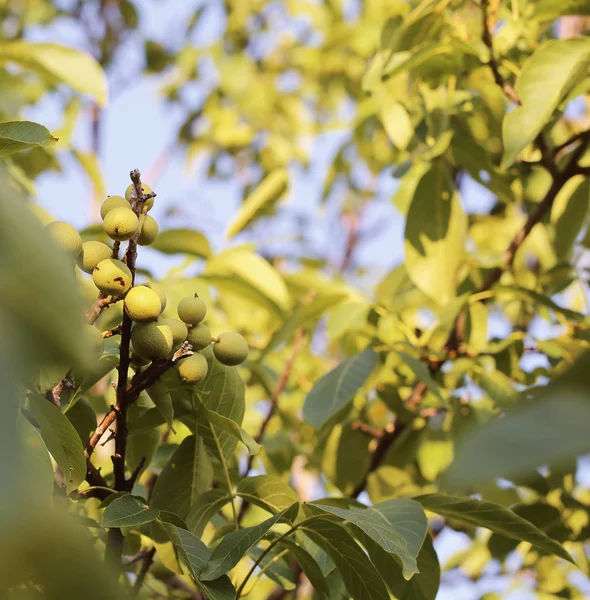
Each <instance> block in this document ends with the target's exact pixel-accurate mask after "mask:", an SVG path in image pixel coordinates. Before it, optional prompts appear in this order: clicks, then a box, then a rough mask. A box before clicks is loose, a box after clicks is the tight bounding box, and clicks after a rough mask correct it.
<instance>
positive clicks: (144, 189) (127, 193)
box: [125, 183, 154, 210]
mask: <svg viewBox="0 0 590 600" xmlns="http://www.w3.org/2000/svg"><path fill="white" fill-rule="evenodd" d="M133 187H134V186H133V184H132V183H131V184H130V185H129V186H127V189H126V190H125V198H126V200H127V201H128V202H131V190H133ZM141 191H142V192H143V194H144V196H147V194H151V193H152V188H151V187H150V186H149V185H146V184H145V183H142V184H141ZM153 205H154V198H148V199H147V200H146V201H145V202H144V203H143V207H144V208H145V209H146V210H150V209H151V208H152V206H153Z"/></svg>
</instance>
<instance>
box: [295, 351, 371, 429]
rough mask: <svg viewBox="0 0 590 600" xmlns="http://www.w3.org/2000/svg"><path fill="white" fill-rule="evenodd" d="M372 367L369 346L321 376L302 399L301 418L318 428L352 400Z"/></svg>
mask: <svg viewBox="0 0 590 600" xmlns="http://www.w3.org/2000/svg"><path fill="white" fill-rule="evenodd" d="M376 366H377V355H376V354H375V352H374V351H373V350H372V349H370V348H369V349H368V350H365V351H364V352H361V353H360V354H357V355H356V356H353V357H352V358H349V359H347V360H345V361H343V362H342V363H340V364H339V365H338V366H337V367H336V368H335V369H333V370H332V371H330V372H329V373H327V374H326V375H324V376H323V377H322V378H321V379H320V380H319V381H318V382H317V383H316V384H315V385H314V386H313V389H312V390H311V391H310V392H309V394H307V397H306V398H305V404H304V405H303V418H304V419H305V421H307V422H308V423H310V424H311V425H312V426H313V427H314V428H315V429H321V427H322V425H323V424H324V423H326V421H328V420H329V419H330V417H332V416H333V415H334V414H335V413H336V412H338V411H339V410H340V409H341V408H342V407H343V406H345V405H346V404H347V403H348V402H349V401H350V400H352V398H353V397H354V395H355V394H356V393H357V392H358V391H359V389H360V388H361V387H362V386H363V384H364V383H365V381H367V379H368V377H369V375H370V374H371V372H372V371H373V369H374V368H375V367H376Z"/></svg>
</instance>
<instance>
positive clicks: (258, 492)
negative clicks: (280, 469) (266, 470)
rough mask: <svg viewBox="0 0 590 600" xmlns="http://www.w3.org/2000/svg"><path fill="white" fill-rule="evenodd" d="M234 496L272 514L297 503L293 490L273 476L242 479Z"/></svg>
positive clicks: (297, 499) (297, 498) (297, 497)
mask: <svg viewBox="0 0 590 600" xmlns="http://www.w3.org/2000/svg"><path fill="white" fill-rule="evenodd" d="M236 495H238V496H240V498H244V500H247V501H248V502H250V503H251V504H255V505H256V506H260V507H261V508H264V509H265V510H268V511H269V512H271V513H273V514H276V513H278V512H280V511H282V510H285V509H287V508H289V507H290V506H292V505H293V504H294V503H295V502H299V496H297V493H296V492H295V490H294V489H293V488H292V487H290V486H289V485H288V484H286V483H285V482H284V481H283V480H282V479H279V478H278V477H276V476H275V475H257V476H254V477H248V478H246V479H242V480H241V481H240V483H239V484H238V488H237V490H236Z"/></svg>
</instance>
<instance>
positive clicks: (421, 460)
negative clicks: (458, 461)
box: [416, 431, 454, 481]
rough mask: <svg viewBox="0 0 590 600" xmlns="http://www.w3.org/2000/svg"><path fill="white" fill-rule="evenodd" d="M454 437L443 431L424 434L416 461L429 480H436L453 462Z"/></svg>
mask: <svg viewBox="0 0 590 600" xmlns="http://www.w3.org/2000/svg"><path fill="white" fill-rule="evenodd" d="M453 448H454V443H453V439H452V438H451V436H450V435H449V434H448V433H444V432H442V431H428V432H427V433H426V434H425V435H423V436H422V440H421V443H420V446H419V448H418V454H417V455H416V461H417V463H418V466H419V467H420V472H421V473H422V475H423V476H424V478H425V479H428V481H435V480H436V478H437V477H438V476H439V475H440V474H441V473H443V472H444V471H445V470H446V469H447V467H448V466H449V465H450V464H451V463H452V462H453V452H454V450H453Z"/></svg>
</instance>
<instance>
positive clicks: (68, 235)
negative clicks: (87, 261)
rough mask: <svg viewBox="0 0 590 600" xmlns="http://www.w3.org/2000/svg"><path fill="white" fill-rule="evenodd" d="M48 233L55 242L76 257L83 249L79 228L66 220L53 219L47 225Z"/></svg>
mask: <svg viewBox="0 0 590 600" xmlns="http://www.w3.org/2000/svg"><path fill="white" fill-rule="evenodd" d="M45 229H46V230H47V233H49V235H50V236H51V237H52V238H53V240H54V241H55V243H56V244H57V245H58V246H59V247H60V248H61V249H62V250H63V251H64V252H66V253H67V254H68V255H70V256H72V257H73V258H76V257H77V256H78V254H80V251H81V250H82V238H81V237H80V234H79V233H78V230H77V229H76V228H75V227H74V226H73V225H70V224H69V223H65V222H64V221H52V222H51V223H49V224H48V225H46V226H45Z"/></svg>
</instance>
